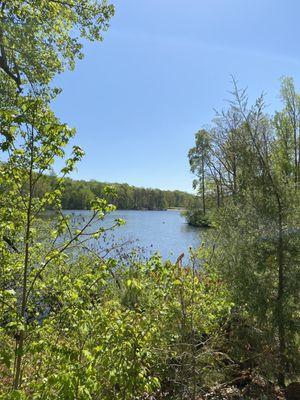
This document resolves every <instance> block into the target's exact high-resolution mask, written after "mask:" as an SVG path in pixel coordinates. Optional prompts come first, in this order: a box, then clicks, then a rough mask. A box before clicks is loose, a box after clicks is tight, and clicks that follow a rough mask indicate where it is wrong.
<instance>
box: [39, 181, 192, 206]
mask: <svg viewBox="0 0 300 400" xmlns="http://www.w3.org/2000/svg"><path fill="white" fill-rule="evenodd" d="M56 184H57V179H56V177H55V175H54V176H51V175H48V176H46V175H45V176H44V177H43V178H42V179H41V180H40V181H39V184H38V185H36V189H35V195H36V196H37V197H41V196H43V195H44V194H45V193H46V192H48V191H51V190H52V188H55V186H56ZM107 186H109V187H111V188H114V192H115V193H114V196H113V197H111V198H110V200H111V201H112V202H113V203H114V205H115V206H116V207H117V209H119V210H166V209H168V208H182V209H186V208H189V207H190V206H191V205H192V203H193V202H194V201H195V200H194V198H195V196H194V195H192V194H189V193H185V192H181V191H180V190H174V191H171V190H160V189H148V188H138V187H135V186H131V185H128V184H126V183H105V182H97V181H95V180H92V181H84V180H80V181H79V180H73V179H70V178H66V179H65V180H64V187H63V190H62V195H61V206H62V208H63V209H64V210H87V209H89V208H90V206H91V204H92V203H93V201H94V200H95V198H97V197H103V196H104V194H105V188H106V187H107Z"/></svg>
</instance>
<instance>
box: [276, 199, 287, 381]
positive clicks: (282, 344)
mask: <svg viewBox="0 0 300 400" xmlns="http://www.w3.org/2000/svg"><path fill="white" fill-rule="evenodd" d="M277 265H278V287H277V304H276V321H277V328H278V340H279V371H278V378H277V379H278V384H279V385H280V386H281V387H285V369H286V361H285V350H286V340H285V315H284V244H283V227H282V210H281V204H279V205H278V244H277Z"/></svg>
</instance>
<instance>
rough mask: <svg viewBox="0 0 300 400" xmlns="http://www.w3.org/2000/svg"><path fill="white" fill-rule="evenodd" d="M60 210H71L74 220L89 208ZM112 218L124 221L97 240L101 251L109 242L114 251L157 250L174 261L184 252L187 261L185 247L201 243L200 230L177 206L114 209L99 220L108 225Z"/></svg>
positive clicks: (147, 253)
mask: <svg viewBox="0 0 300 400" xmlns="http://www.w3.org/2000/svg"><path fill="white" fill-rule="evenodd" d="M64 213H65V214H72V215H73V216H74V219H75V220H81V221H82V222H84V221H86V220H87V218H89V216H90V215H91V214H90V211H73V210H72V211H64ZM115 218H122V219H124V220H125V221H126V224H125V225H124V226H121V227H118V228H116V229H115V230H114V231H113V233H111V232H110V233H108V234H106V235H105V237H104V240H103V239H102V241H101V242H98V244H97V245H98V246H99V247H101V249H102V251H105V250H104V248H105V247H111V246H116V249H115V250H114V253H115V252H118V251H119V252H122V251H123V252H124V251H126V250H127V251H128V249H133V248H137V249H139V250H140V251H141V252H142V253H143V254H144V255H145V256H146V257H148V256H150V255H151V254H153V253H155V252H159V253H160V254H161V255H162V257H163V258H164V259H171V260H172V261H176V259H177V257H178V256H179V255H180V254H181V253H184V254H185V258H184V260H185V262H187V260H188V250H189V247H190V246H192V247H198V246H199V245H200V243H201V230H200V229H199V228H195V227H191V226H189V225H188V224H187V223H186V221H185V218H184V217H182V216H181V213H180V211H177V210H176V211H175V210H174V211H173V210H172V211H133V210H118V211H115V212H113V213H111V214H109V215H108V216H107V217H106V218H105V220H104V221H103V225H104V226H106V227H108V226H111V225H112V224H113V222H114V219H115ZM121 243H123V245H121ZM95 245H96V244H95V243H94V246H95ZM119 245H120V247H118V246H119Z"/></svg>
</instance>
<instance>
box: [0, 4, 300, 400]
mask: <svg viewBox="0 0 300 400" xmlns="http://www.w3.org/2000/svg"><path fill="white" fill-rule="evenodd" d="M0 4H1V9H0V22H1V24H0V33H1V34H0V42H1V43H0V51H1V56H0V60H1V63H0V88H1V98H0V113H1V115H0V117H1V119H0V133H1V142H0V146H1V156H2V159H3V161H5V162H3V163H1V167H0V191H1V198H0V205H1V207H0V271H1V273H0V376H1V379H0V399H3V400H12V399H22V400H25V399H26V400H29V399H30V400H32V399H34V400H42V399H43V400H51V399H61V400H72V399H73V400H75V399H76V400H86V399H91V400H97V399H107V400H110V399H120V400H127V399H128V400H129V399H175V400H176V399H192V400H196V399H198V400H199V399H221V398H223V399H224V398H225V399H237V398H240V399H253V400H257V399H270V400H271V399H284V398H285V397H286V396H287V395H288V393H290V394H291V393H292V392H294V395H295V393H296V395H297V390H299V388H298V389H297V387H298V386H297V383H291V382H293V381H295V380H297V379H299V365H300V359H299V340H300V339H299V323H300V309H299V304H300V298H299V293H300V290H299V289H300V288H299V276H300V268H299V262H300V254H299V248H300V246H299V245H300V243H299V242H300V236H299V218H300V213H299V180H300V150H299V149H300V125H299V121H300V118H299V116H300V100H299V95H298V94H297V93H296V91H295V89H294V85H293V81H292V80H291V79H290V78H285V79H284V80H283V82H282V91H281V96H282V100H283V109H282V110H281V111H279V112H277V113H275V115H274V116H269V115H268V114H267V113H266V110H265V105H264V98H263V96H261V97H259V98H258V100H257V101H256V102H255V103H254V104H253V105H249V104H248V99H247V96H246V93H245V92H244V91H240V90H239V89H238V87H237V86H236V85H235V84H234V90H233V99H232V102H231V103H230V105H229V108H228V109H227V110H225V111H222V112H221V113H220V114H218V115H217V117H216V119H215V121H214V125H213V128H212V130H211V131H205V137H204V131H200V133H199V134H198V135H197V138H196V139H199V140H198V142H197V143H199V145H198V144H197V143H196V149H195V150H193V151H192V152H191V153H190V157H191V160H192V162H193V164H192V168H193V170H194V172H195V173H196V175H197V179H198V181H197V182H196V183H195V185H196V186H197V187H198V188H200V194H201V195H200V201H202V205H201V211H202V212H203V214H206V213H207V212H208V211H209V212H210V213H211V218H212V221H213V225H214V229H211V230H208V231H207V232H206V235H207V236H206V238H207V241H206V243H207V244H206V245H205V244H203V245H202V246H201V248H200V249H197V250H191V254H190V263H189V265H188V266H187V267H185V268H183V267H182V258H183V255H180V256H179V257H178V260H177V262H176V263H173V264H172V263H171V262H168V261H163V260H162V259H161V258H160V256H159V255H155V256H153V257H152V258H151V259H148V260H145V259H144V258H143V257H142V255H141V254H139V253H138V252H137V251H136V252H130V253H128V254H124V255H123V256H122V257H121V258H116V259H114V258H110V257H109V256H107V257H103V256H102V255H101V254H99V252H98V251H97V247H96V246H93V247H91V246H89V243H90V242H89V240H90V239H93V241H94V242H95V241H99V242H100V241H101V240H102V238H103V237H104V236H105V232H106V231H107V230H111V229H118V227H119V226H120V225H122V224H123V223H124V221H122V220H120V219H116V220H115V221H113V223H112V225H111V226H110V227H108V226H105V227H104V225H102V224H101V223H102V221H103V220H104V219H105V216H106V215H107V214H109V213H110V212H112V211H113V210H115V206H114V205H113V204H112V203H113V198H114V195H115V193H114V190H113V189H112V188H109V187H107V188H105V189H104V188H101V193H99V194H101V197H96V196H95V197H93V198H91V199H90V200H89V202H90V209H91V213H90V219H89V220H88V221H85V222H82V223H79V224H78V225H77V226H74V225H72V223H71V220H70V219H68V217H66V216H65V215H64V214H63V213H62V208H63V207H62V198H63V191H64V190H65V189H64V188H65V187H67V185H68V183H70V182H72V181H70V180H67V179H66V177H67V176H68V175H69V174H70V173H71V172H72V171H73V170H74V168H75V166H76V164H77V163H78V162H79V161H80V160H81V158H82V157H83V155H84V152H83V150H82V149H81V148H80V147H78V146H74V147H73V150H72V152H71V154H69V155H68V154H67V151H66V148H67V147H66V146H67V144H68V143H69V141H70V139H71V138H73V137H74V135H75V131H74V130H73V129H71V128H69V127H68V125H67V124H65V123H63V122H61V121H60V120H59V119H58V118H57V116H56V115H55V114H54V113H53V111H52V110H51V102H52V100H53V99H54V98H55V97H56V96H57V95H58V93H59V90H57V89H53V87H52V86H51V85H50V83H51V82H52V78H53V77H54V76H55V75H56V74H57V73H60V72H62V71H63V70H64V68H65V67H67V66H69V67H71V68H73V67H74V63H75V60H76V59H77V58H78V57H79V58H80V57H81V56H82V53H81V37H83V38H85V39H90V40H101V39H102V32H103V31H104V30H106V29H107V27H108V24H109V20H110V18H111V17H112V16H113V13H114V9H113V7H112V6H110V5H109V4H107V3H106V2H104V1H103V2H101V1H100V2H94V1H90V0H84V1H82V0H80V1H79V0H78V1H77V0H74V1H73V2H60V1H54V0H53V1H51V0H49V1H47V2H41V1H38V0H34V1H32V2H28V1H24V2H19V1H10V2H1V3H0ZM74 35H75V36H74ZM76 35H78V36H76ZM58 158H59V159H60V160H61V161H62V160H63V161H64V166H63V167H62V169H61V170H60V171H59V172H57V175H56V177H55V184H54V185H51V186H48V187H45V189H43V190H42V191H40V192H39V194H38V195H37V190H38V188H39V187H40V186H39V185H40V183H41V182H42V181H43V179H45V178H44V177H45V174H50V173H51V171H52V170H53V164H54V162H55V160H56V159H58ZM201 190H202V192H201ZM95 194H97V193H95ZM49 208H51V209H53V210H54V212H55V215H56V217H55V218H53V219H52V220H51V221H48V220H45V219H44V218H43V213H44V211H45V210H47V209H49ZM288 385H289V386H288ZM286 386H288V388H287V389H285V387H286ZM290 398H292V397H290ZM294 398H297V397H294Z"/></svg>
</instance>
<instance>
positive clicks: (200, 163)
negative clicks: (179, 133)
mask: <svg viewBox="0 0 300 400" xmlns="http://www.w3.org/2000/svg"><path fill="white" fill-rule="evenodd" d="M195 142H196V143H195V147H193V148H191V149H190V151H189V154H188V157H189V162H190V167H191V172H192V173H194V174H195V175H196V177H197V179H196V180H195V181H194V189H197V188H198V190H199V192H200V194H201V198H202V210H203V214H205V213H206V199H205V196H206V179H207V170H208V162H209V152H210V137H209V134H208V132H207V131H206V130H204V129H201V130H200V131H198V132H197V133H196V135H195Z"/></svg>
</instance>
